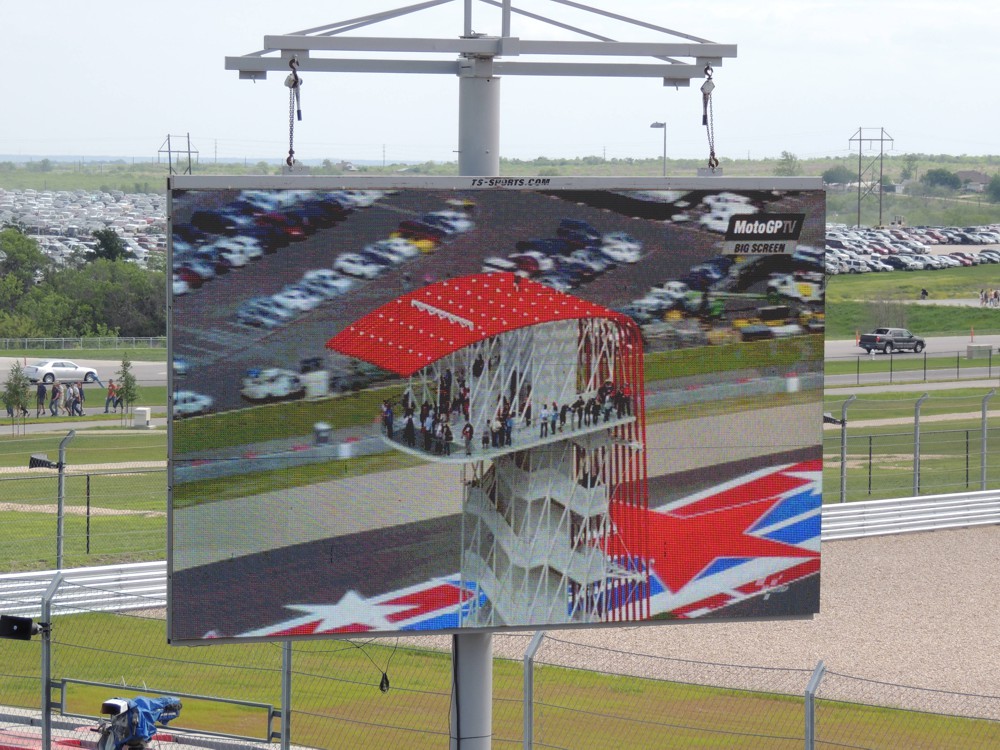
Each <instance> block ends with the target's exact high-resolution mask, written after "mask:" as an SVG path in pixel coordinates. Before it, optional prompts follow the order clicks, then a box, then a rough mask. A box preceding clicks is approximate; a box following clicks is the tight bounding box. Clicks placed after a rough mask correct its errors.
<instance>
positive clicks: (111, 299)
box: [0, 226, 167, 338]
mask: <svg viewBox="0 0 1000 750" xmlns="http://www.w3.org/2000/svg"><path fill="white" fill-rule="evenodd" d="M95 238H96V239H97V240H98V243H97V249H96V251H95V252H94V253H93V254H92V255H91V254H88V255H76V256H74V257H72V258H71V259H70V261H69V262H68V263H66V264H65V265H57V264H56V263H55V262H54V261H53V260H52V259H50V258H49V257H48V256H46V255H45V253H43V252H42V251H41V249H40V248H39V246H38V243H37V242H36V241H35V240H33V239H32V238H30V237H28V236H26V235H25V234H24V233H23V232H22V231H21V230H20V229H18V228H17V227H12V226H7V227H5V228H3V229H0V338H51V337H63V336H74V337H75V336H137V337H146V336H162V335H163V334H164V332H165V331H166V329H167V320H166V274H165V273H164V271H162V270H149V269H145V268H141V267H140V266H138V265H136V264H135V263H132V262H129V255H130V254H129V253H128V251H127V249H126V248H124V243H122V242H121V238H119V237H118V236H117V235H116V234H115V232H114V231H113V230H100V231H99V232H95Z"/></svg>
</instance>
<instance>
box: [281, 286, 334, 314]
mask: <svg viewBox="0 0 1000 750" xmlns="http://www.w3.org/2000/svg"><path fill="white" fill-rule="evenodd" d="M271 299H273V300H274V301H275V302H277V303H278V304H279V305H281V306H282V307H287V308H288V309H289V310H301V311H302V312H308V311H309V310H314V309H316V308H317V307H319V305H320V304H321V303H322V302H323V297H322V296H320V295H318V294H316V293H315V292H311V291H309V290H308V289H305V288H304V287H302V286H299V285H297V284H289V285H288V286H286V287H285V288H284V289H282V290H281V291H280V292H277V293H275V294H273V295H271Z"/></svg>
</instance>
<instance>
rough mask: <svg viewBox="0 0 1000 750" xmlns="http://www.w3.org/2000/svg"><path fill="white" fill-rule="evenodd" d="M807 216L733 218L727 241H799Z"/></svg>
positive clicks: (780, 215)
mask: <svg viewBox="0 0 1000 750" xmlns="http://www.w3.org/2000/svg"><path fill="white" fill-rule="evenodd" d="M804 220H805V214H756V215H754V216H746V215H743V216H739V215H736V216H731V217H729V227H728V229H726V240H727V241H730V240H731V241H734V242H735V241H755V240H757V241H759V240H771V241H773V240H797V239H798V238H799V234H800V233H801V232H802V223H803V221H804Z"/></svg>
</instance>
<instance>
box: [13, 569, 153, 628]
mask: <svg viewBox="0 0 1000 750" xmlns="http://www.w3.org/2000/svg"><path fill="white" fill-rule="evenodd" d="M57 572H58V571H55V570H39V571H34V572H31V573H8V574H5V575H0V612H2V613H3V614H5V615H14V616H17V617H33V618H34V617H38V616H40V614H41V603H42V598H43V596H44V595H45V591H46V589H48V587H49V585H50V584H51V583H52V579H53V578H54V577H55V575H56V573H57ZM165 606H167V562H166V560H158V561H156V562H146V563H129V564H124V565H102V566H99V567H93V568H74V569H72V570H66V571H63V581H62V585H61V586H60V587H59V590H58V592H57V593H56V595H55V598H54V599H53V600H52V609H51V611H52V613H53V614H63V615H66V614H74V613H77V612H95V611H106V612H121V611H124V610H134V609H151V608H155V607H165Z"/></svg>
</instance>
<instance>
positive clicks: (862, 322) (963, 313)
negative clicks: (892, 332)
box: [826, 264, 1000, 339]
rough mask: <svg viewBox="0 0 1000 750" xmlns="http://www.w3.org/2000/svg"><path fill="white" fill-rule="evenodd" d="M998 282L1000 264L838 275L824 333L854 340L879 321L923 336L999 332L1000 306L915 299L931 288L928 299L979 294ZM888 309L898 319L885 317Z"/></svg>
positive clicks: (829, 294)
mask: <svg viewBox="0 0 1000 750" xmlns="http://www.w3.org/2000/svg"><path fill="white" fill-rule="evenodd" d="M984 287H985V288H996V287H1000V265H995V264H988V265H981V266H972V267H970V268H949V269H943V270H937V271H912V272H908V271H892V272H891V273H865V274H840V275H837V276H831V277H829V279H828V281H827V288H826V335H827V337H828V338H830V339H848V338H850V339H853V338H854V336H855V334H856V333H859V332H860V333H866V332H868V331H870V330H872V329H873V328H875V327H876V326H879V325H893V326H901V327H905V328H909V329H910V330H911V331H913V332H914V333H916V334H917V335H919V336H925V337H926V336H947V335H956V334H967V333H969V332H970V331H972V330H975V331H976V333H978V334H982V335H986V334H996V333H1000V310H994V309H989V308H980V307H978V306H975V307H955V306H948V305H934V304H929V305H917V304H911V303H913V302H915V301H916V300H918V299H920V290H921V289H927V291H928V292H929V293H930V298H929V299H930V300H931V301H932V302H933V301H934V300H950V299H978V297H979V290H980V289H982V288H984ZM886 311H888V312H890V313H891V314H893V315H894V316H896V317H897V319H894V320H891V321H887V320H883V319H881V318H882V316H884V315H885V313H886Z"/></svg>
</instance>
